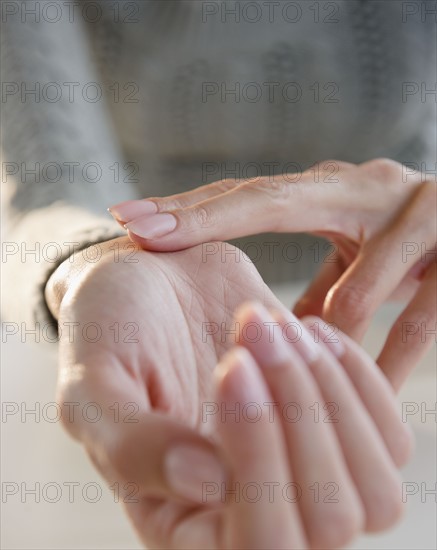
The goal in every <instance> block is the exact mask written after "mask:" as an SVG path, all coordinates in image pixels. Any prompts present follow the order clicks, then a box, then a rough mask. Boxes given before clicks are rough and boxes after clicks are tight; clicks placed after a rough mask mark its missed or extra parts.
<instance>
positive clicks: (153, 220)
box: [125, 212, 177, 239]
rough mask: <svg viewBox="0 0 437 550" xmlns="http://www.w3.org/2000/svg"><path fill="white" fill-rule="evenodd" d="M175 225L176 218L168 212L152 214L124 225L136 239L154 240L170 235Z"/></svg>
mask: <svg viewBox="0 0 437 550" xmlns="http://www.w3.org/2000/svg"><path fill="white" fill-rule="evenodd" d="M176 225H177V220H176V218H175V217H174V216H173V215H172V214H169V213H168V212H162V213H159V214H152V215H151V216H142V217H141V218H137V219H135V220H133V221H132V222H130V223H127V224H126V225H125V227H126V229H129V231H131V232H132V233H135V235H138V237H142V238H143V239H156V238H157V237H163V236H164V235H168V233H171V232H172V231H173V230H174V229H175V228H176Z"/></svg>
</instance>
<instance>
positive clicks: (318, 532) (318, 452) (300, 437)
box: [190, 304, 411, 549]
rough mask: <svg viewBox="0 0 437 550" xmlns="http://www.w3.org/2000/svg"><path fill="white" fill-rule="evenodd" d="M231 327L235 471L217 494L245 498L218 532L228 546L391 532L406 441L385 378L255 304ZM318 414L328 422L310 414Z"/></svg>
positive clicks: (226, 408)
mask: <svg viewBox="0 0 437 550" xmlns="http://www.w3.org/2000/svg"><path fill="white" fill-rule="evenodd" d="M236 321H237V323H238V326H239V334H238V341H239V343H240V345H241V346H244V347H245V348H246V351H245V350H244V349H242V348H241V347H238V346H236V347H235V348H234V350H232V351H231V352H228V354H227V355H226V356H225V357H224V358H223V359H222V361H221V364H220V365H219V367H218V369H217V376H216V380H218V389H217V390H216V394H217V395H216V399H217V410H218V412H217V418H218V419H219V422H218V430H219V434H220V436H221V442H222V445H223V447H224V452H225V456H226V458H227V459H228V463H229V464H230V465H231V468H230V470H231V472H233V475H232V476H231V480H230V483H228V485H226V487H224V488H221V491H222V493H223V494H225V492H226V490H228V491H231V490H232V489H233V490H234V492H235V493H236V494H237V495H238V497H239V498H240V502H238V503H235V502H233V501H232V497H231V505H230V506H229V507H228V508H227V509H225V510H224V517H225V520H227V521H225V522H223V521H222V522H221V523H219V522H218V521H217V524H218V525H221V526H222V528H223V531H224V539H221V540H226V541H228V545H225V547H229V548H245V549H246V548H287V549H288V548H306V547H310V548H338V547H343V545H345V544H346V543H348V542H350V540H351V538H352V537H353V536H354V535H355V534H356V533H357V532H359V530H360V529H361V528H365V529H366V530H367V531H377V530H380V529H383V528H384V527H388V526H389V525H392V524H393V523H394V521H395V520H396V519H398V518H399V515H400V512H401V510H402V501H401V484H400V482H399V478H398V473H397V471H396V465H397V466H400V465H402V464H403V463H404V462H405V460H406V459H407V457H408V454H409V450H410V448H411V440H410V437H409V433H408V432H407V431H406V430H405V425H404V424H402V423H401V422H400V418H399V415H398V414H397V412H396V408H397V407H396V403H395V400H394V394H393V390H392V388H391V387H390V386H389V384H388V382H387V380H386V378H385V377H384V375H383V374H382V373H381V371H380V369H379V368H378V367H377V366H376V365H375V364H374V363H373V362H372V361H371V360H370V359H369V358H368V356H367V355H366V354H365V352H364V351H363V350H362V349H361V348H360V347H359V346H358V345H357V344H356V343H355V342H353V341H352V340H351V339H349V338H348V337H347V336H346V335H344V334H342V333H339V334H338V335H336V336H335V337H333V338H332V335H329V334H325V333H324V331H323V327H324V323H323V321H321V320H320V319H318V318H306V319H305V320H304V324H301V323H299V321H298V320H297V319H296V317H294V316H293V315H292V314H290V313H289V312H287V311H286V310H282V311H272V313H271V314H269V313H268V312H267V311H266V309H265V308H264V307H262V306H261V305H260V304H254V305H246V306H243V307H242V308H241V309H240V310H239V311H238V312H237V314H236ZM305 327H309V329H310V331H311V332H313V334H314V339H315V340H317V343H316V342H315V341H313V340H312V338H311V336H310V333H309V332H308V331H307V329H306V328H305ZM290 329H291V330H290ZM290 341H293V343H288V342H290ZM243 352H244V353H243ZM333 352H334V353H333ZM318 406H321V407H320V410H324V411H328V413H326V412H324V418H321V417H320V418H319V417H318V416H317V415H316V416H314V415H313V412H314V411H317V410H319V409H318ZM245 410H246V413H245V414H244V411H245ZM272 410H274V411H276V414H273V413H272ZM236 411H239V414H238V413H237V414H236ZM241 411H243V413H242V412H241ZM330 422H332V423H330ZM290 486H293V490H292V491H291V493H292V494H289V493H287V490H286V488H287V487H290ZM273 488H274V490H273ZM249 489H250V490H249ZM322 493H323V496H322ZM331 497H332V498H331ZM215 519H216V520H217V519H218V518H215ZM190 527H191V528H192V530H193V531H194V530H195V529H196V527H197V525H196V524H195V523H194V524H193V525H191V526H190Z"/></svg>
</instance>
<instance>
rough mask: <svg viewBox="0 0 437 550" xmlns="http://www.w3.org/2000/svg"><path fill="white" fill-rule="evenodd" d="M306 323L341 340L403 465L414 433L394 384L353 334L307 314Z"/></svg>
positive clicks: (350, 370) (325, 338) (353, 374)
mask: <svg viewBox="0 0 437 550" xmlns="http://www.w3.org/2000/svg"><path fill="white" fill-rule="evenodd" d="M302 323H303V324H304V325H305V326H306V327H307V328H308V330H309V331H310V332H311V333H312V334H313V337H314V338H316V339H318V340H321V341H322V342H323V343H325V344H327V345H328V346H330V345H331V346H332V345H333V344H338V343H339V344H340V345H341V346H342V348H343V353H342V356H341V359H340V361H341V364H342V367H343V369H344V371H345V373H346V374H347V376H348V377H349V380H350V381H351V382H352V384H353V385H354V387H355V389H356V391H357V393H358V395H359V397H360V399H361V401H362V403H363V405H364V407H365V408H366V410H367V412H368V413H369V414H370V416H371V417H372V420H373V422H374V423H375V426H376V427H377V428H378V430H379V433H380V434H381V436H382V438H383V440H384V443H385V446H386V447H387V450H388V451H389V453H390V455H391V458H392V460H393V462H394V463H395V464H396V465H397V466H398V467H400V466H403V465H404V464H405V463H406V462H407V460H408V459H409V457H410V456H411V452H412V446H413V441H412V433H411V431H410V430H409V429H408V426H407V425H406V424H404V423H402V422H401V418H400V415H399V410H398V409H399V406H398V403H397V401H396V397H395V394H394V392H393V388H392V387H391V385H390V383H389V382H388V380H387V378H386V377H385V376H384V374H383V373H382V372H381V369H380V368H379V367H378V365H377V364H376V363H375V362H374V361H373V360H372V359H371V358H370V357H369V355H368V354H367V353H366V352H365V351H364V350H363V349H362V348H361V346H359V345H358V344H357V343H356V342H354V341H353V340H352V339H351V338H349V337H348V336H347V335H346V334H344V333H341V332H339V331H338V330H337V329H335V327H332V326H331V327H330V326H329V325H327V324H325V322H324V321H323V320H322V319H320V318H317V317H311V316H309V317H305V318H303V319H302Z"/></svg>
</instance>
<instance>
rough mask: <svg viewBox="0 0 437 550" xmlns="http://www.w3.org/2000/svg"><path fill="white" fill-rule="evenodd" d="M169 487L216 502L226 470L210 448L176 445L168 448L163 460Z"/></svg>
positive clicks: (195, 498)
mask: <svg viewBox="0 0 437 550" xmlns="http://www.w3.org/2000/svg"><path fill="white" fill-rule="evenodd" d="M164 470H165V474H166V478H167V482H168V484H169V485H170V487H171V488H172V489H173V491H175V493H176V494H179V495H180V496H182V497H185V498H187V499H189V500H193V501H195V502H218V501H219V500H220V499H221V495H222V484H224V483H225V481H226V474H225V470H224V468H223V466H222V465H221V464H220V462H219V460H218V459H217V458H216V457H215V456H214V454H213V453H212V452H210V451H207V450H204V449H201V448H196V447H191V446H188V445H180V446H178V447H174V448H173V449H171V450H170V451H169V452H168V453H167V455H166V456H165V460H164Z"/></svg>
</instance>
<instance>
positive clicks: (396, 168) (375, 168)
mask: <svg viewBox="0 0 437 550" xmlns="http://www.w3.org/2000/svg"><path fill="white" fill-rule="evenodd" d="M360 166H361V168H362V169H363V170H366V171H367V172H368V173H369V174H370V175H371V176H373V177H374V178H376V179H378V180H384V181H386V180H387V181H391V180H392V179H393V178H398V177H399V176H400V175H401V174H402V165H401V164H400V163H399V162H396V161H395V160H392V159H389V158H376V159H372V160H369V161H367V162H364V163H363V164H361V165H360Z"/></svg>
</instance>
